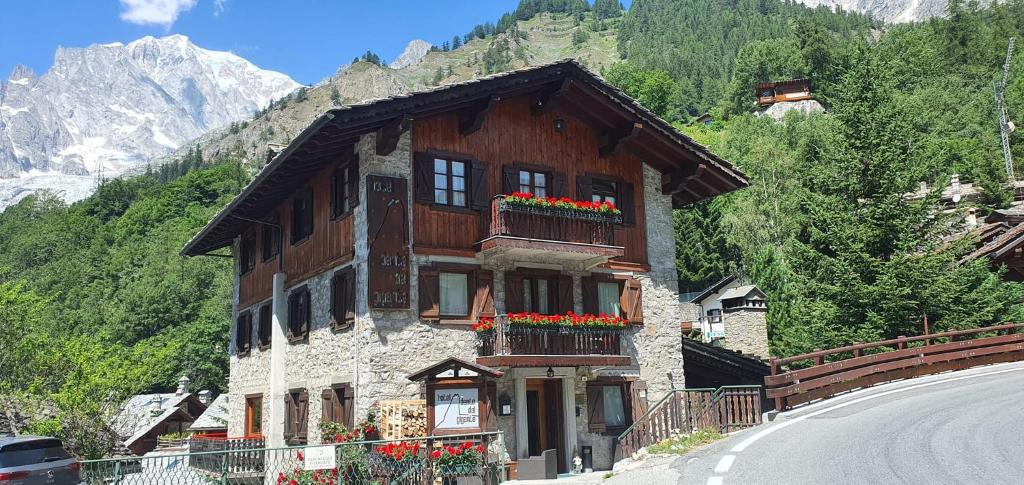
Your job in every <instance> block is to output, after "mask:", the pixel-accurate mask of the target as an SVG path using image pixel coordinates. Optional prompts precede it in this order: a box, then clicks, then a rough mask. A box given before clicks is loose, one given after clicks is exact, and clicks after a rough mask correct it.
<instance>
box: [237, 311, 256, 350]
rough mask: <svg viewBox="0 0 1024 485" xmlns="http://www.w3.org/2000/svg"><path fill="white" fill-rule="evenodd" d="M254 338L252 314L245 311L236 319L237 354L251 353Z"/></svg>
mask: <svg viewBox="0 0 1024 485" xmlns="http://www.w3.org/2000/svg"><path fill="white" fill-rule="evenodd" d="M251 340H252V314H251V313H249V312H248V311H244V312H242V313H240V314H238V319H237V320H235V354H237V355H238V356H243V355H246V354H248V353H249V347H250V345H251Z"/></svg>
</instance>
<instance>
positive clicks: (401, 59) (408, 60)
mask: <svg viewBox="0 0 1024 485" xmlns="http://www.w3.org/2000/svg"><path fill="white" fill-rule="evenodd" d="M430 47H431V44H430V42H427V41H425V40H422V39H413V40H412V41H410V42H409V43H408V44H407V45H406V46H405V50H403V51H402V53H401V54H400V55H399V56H398V57H396V58H395V60H394V61H392V62H391V64H388V67H390V68H391V69H402V68H403V67H409V66H412V65H414V64H418V63H419V62H420V61H421V60H422V59H423V56H425V55H427V52H430Z"/></svg>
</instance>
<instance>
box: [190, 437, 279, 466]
mask: <svg viewBox="0 0 1024 485" xmlns="http://www.w3.org/2000/svg"><path fill="white" fill-rule="evenodd" d="M265 447H266V441H264V439H263V437H262V436H245V437H238V438H222V437H210V438H208V437H203V436H193V437H192V439H190V440H189V453H198V454H197V455H194V456H192V458H191V460H190V462H189V464H190V465H191V466H192V467H193V468H197V469H200V470H205V471H208V472H229V473H249V472H262V471H263V469H264V456H263V455H264V450H263V448H265ZM212 452H225V453H222V454H217V453H212Z"/></svg>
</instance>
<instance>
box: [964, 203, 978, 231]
mask: <svg viewBox="0 0 1024 485" xmlns="http://www.w3.org/2000/svg"><path fill="white" fill-rule="evenodd" d="M976 212H977V210H976V209H975V208H974V207H971V208H970V209H967V227H968V228H969V229H974V228H975V227H978V214H977V213H976Z"/></svg>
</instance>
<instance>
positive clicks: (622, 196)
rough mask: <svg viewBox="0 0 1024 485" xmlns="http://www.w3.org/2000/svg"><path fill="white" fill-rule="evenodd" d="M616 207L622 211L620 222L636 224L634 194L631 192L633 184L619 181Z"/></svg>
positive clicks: (628, 224) (630, 224)
mask: <svg viewBox="0 0 1024 485" xmlns="http://www.w3.org/2000/svg"><path fill="white" fill-rule="evenodd" d="M618 192H619V194H618V195H619V199H618V207H619V210H621V211H622V224H624V225H627V226H632V225H634V224H636V196H635V194H634V193H633V184H630V183H626V182H619V190H618Z"/></svg>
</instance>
